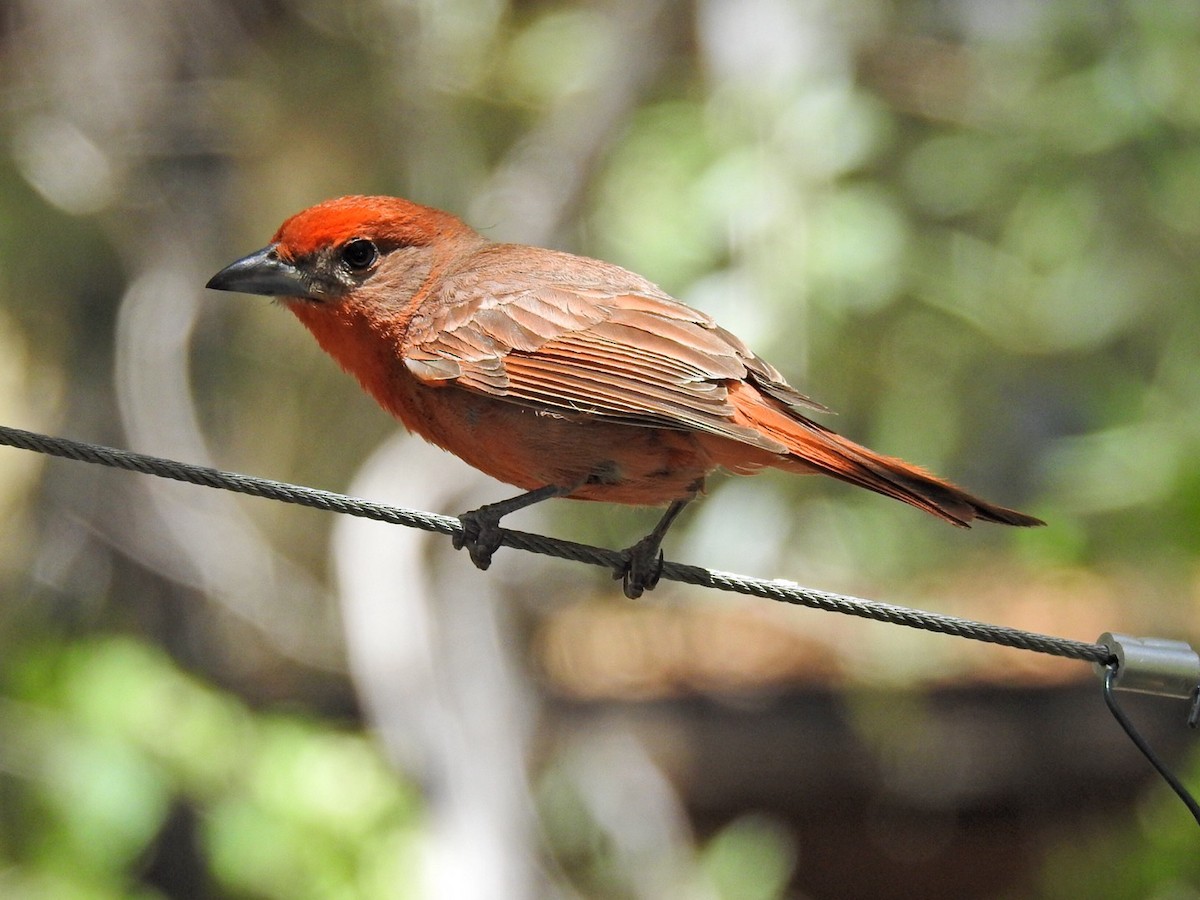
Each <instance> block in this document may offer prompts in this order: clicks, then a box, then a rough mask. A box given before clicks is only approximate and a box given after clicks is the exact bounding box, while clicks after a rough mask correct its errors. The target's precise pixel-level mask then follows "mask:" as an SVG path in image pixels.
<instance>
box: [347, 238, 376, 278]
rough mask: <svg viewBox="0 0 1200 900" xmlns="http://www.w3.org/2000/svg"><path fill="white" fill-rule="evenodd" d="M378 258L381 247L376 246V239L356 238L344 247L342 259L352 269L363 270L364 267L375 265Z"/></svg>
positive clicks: (355, 270)
mask: <svg viewBox="0 0 1200 900" xmlns="http://www.w3.org/2000/svg"><path fill="white" fill-rule="evenodd" d="M377 259H379V248H378V247H376V246H375V242H374V241H368V240H367V239H366V238H355V239H354V240H352V241H348V242H347V243H346V246H344V247H342V260H343V262H345V263H346V265H347V266H349V267H350V270H351V271H354V272H361V271H363V269H369V268H371V266H373V265H375V260H377Z"/></svg>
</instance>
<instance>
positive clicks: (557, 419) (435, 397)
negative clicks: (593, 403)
mask: <svg viewBox="0 0 1200 900" xmlns="http://www.w3.org/2000/svg"><path fill="white" fill-rule="evenodd" d="M416 394H417V396H410V398H409V399H410V402H409V403H407V404H406V408H405V409H404V410H402V411H401V410H395V412H396V413H397V415H398V416H399V418H401V420H402V421H404V423H405V425H407V426H408V428H409V429H410V430H411V431H414V432H416V433H417V434H420V435H421V436H422V437H424V438H425V439H426V440H428V441H431V442H432V443H434V444H437V445H438V446H440V447H442V448H444V449H446V450H449V451H450V452H451V453H453V454H454V455H455V456H457V457H459V458H460V459H462V460H463V461H464V462H466V463H468V464H470V465H471V466H474V467H475V468H476V469H479V470H480V471H482V472H485V473H487V474H488V475H491V476H492V477H493V478H497V479H499V480H501V481H504V482H507V483H509V484H513V485H516V486H517V487H520V488H524V489H526V490H533V489H534V488H539V487H543V486H545V485H548V484H554V485H558V486H560V487H574V488H575V489H574V490H573V491H572V493H571V494H570V496H571V497H573V498H576V499H580V500H602V501H605V502H608V503H624V504H630V505H635V506H662V505H665V504H667V503H670V502H671V501H673V500H678V499H681V498H684V497H690V496H692V495H694V494H695V493H696V491H697V489H698V487H699V486H700V485H702V483H703V480H704V477H705V476H706V475H707V474H708V473H709V472H711V471H712V470H713V469H714V468H716V463H715V462H713V460H712V457H711V455H710V454H709V453H708V452H707V451H706V450H705V448H704V447H703V445H702V442H700V441H698V440H697V439H696V436H695V435H693V434H692V433H690V432H686V431H676V430H672V429H666V428H647V427H641V426H637V425H627V424H621V423H614V422H608V421H605V420H604V419H602V418H599V417H596V416H584V415H578V416H575V415H572V416H565V415H560V414H558V413H554V412H550V411H546V410H539V409H535V408H532V407H528V406H523V405H520V404H516V403H509V402H506V401H504V400H498V399H495V398H492V397H486V396H482V395H480V394H475V393H471V392H469V391H464V390H461V389H458V388H455V387H444V388H424V389H423V390H419V391H418V392H416Z"/></svg>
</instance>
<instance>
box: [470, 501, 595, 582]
mask: <svg viewBox="0 0 1200 900" xmlns="http://www.w3.org/2000/svg"><path fill="white" fill-rule="evenodd" d="M573 490H575V488H573V487H567V488H564V487H559V486H558V485H556V484H548V485H546V486H545V487H540V488H538V489H537V490H533V491H527V492H526V493H524V494H519V495H517V496H516V497H510V498H509V499H507V500H501V501H500V502H499V503H488V504H487V505H486V506H481V507H479V509H472V510H470V511H469V512H465V513H463V514H462V515H461V516H459V517H458V521H459V522H461V523H462V531H460V532H459V533H458V534H456V535H454V537H453V539H452V540H453V543H454V549H455V550H461V549H462V548H463V547H466V548H467V552H468V553H470V554H471V562H473V563H475V565H476V566H477V567H478V568H480V569H486V568H487V567H488V566H490V565H491V564H492V554H493V553H495V552H496V550H498V549H499V547H500V541H501V539H502V537H503V535H502V534H501V533H500V520H501V519H502V518H503V517H504V516H506V515H508V514H509V513H511V512H516V511H517V510H518V509H524V508H525V507H527V506H532V505H533V504H535V503H540V502H541V501H542V500H549V499H551V498H552V497H563V496H566V495H567V494H569V493H571V491H573Z"/></svg>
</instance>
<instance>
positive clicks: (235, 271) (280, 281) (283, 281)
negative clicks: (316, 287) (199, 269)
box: [205, 244, 312, 297]
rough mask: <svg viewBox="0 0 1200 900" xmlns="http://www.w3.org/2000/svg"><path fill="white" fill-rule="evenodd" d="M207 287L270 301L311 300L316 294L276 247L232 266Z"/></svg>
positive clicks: (272, 246) (263, 250)
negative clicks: (300, 298) (312, 294)
mask: <svg viewBox="0 0 1200 900" xmlns="http://www.w3.org/2000/svg"><path fill="white" fill-rule="evenodd" d="M205 287H207V288H212V289H213V290H214V291H241V292H242V293H243V294H262V295H264V296H267V297H307V296H309V294H310V293H311V290H312V288H311V286H310V285H309V283H308V278H307V277H306V276H305V274H304V272H302V271H301V270H300V269H298V268H297V267H296V266H294V265H292V264H291V263H289V262H286V261H284V260H282V259H280V258H279V255H278V254H277V253H276V252H275V245H274V244H272V245H271V246H269V247H263V248H262V249H261V250H258V251H257V252H255V253H251V254H250V255H249V256H243V257H242V258H241V259H239V260H238V261H237V262H232V263H230V264H229V265H227V266H226V267H225V268H223V269H222V270H221V271H220V272H218V273H217V274H216V275H214V276H213V277H212V278H210V279H208V284H206V285H205Z"/></svg>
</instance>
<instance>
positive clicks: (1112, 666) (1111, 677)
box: [1104, 663, 1200, 824]
mask: <svg viewBox="0 0 1200 900" xmlns="http://www.w3.org/2000/svg"><path fill="white" fill-rule="evenodd" d="M1116 677H1117V665H1116V663H1109V664H1108V665H1107V666H1106V667H1105V672H1104V702H1105V703H1107V704H1108V709H1109V712H1111V713H1112V714H1113V718H1114V719H1116V720H1117V724H1119V725H1120V726H1121V727H1122V728H1124V729H1125V733H1126V734H1127V735H1129V739H1130V740H1131V741H1133V744H1134V746H1135V747H1137V748H1138V749H1139V750H1141V751H1142V755H1143V756H1144V757H1146V759H1148V760H1150V765H1152V766H1154V768H1155V769H1156V770H1157V771H1158V774H1159V775H1161V776H1162V777H1163V780H1164V781H1166V783H1167V784H1169V785H1170V786H1171V790H1173V791H1174V792H1175V793H1176V794H1178V795H1179V799H1180V800H1182V801H1183V803H1184V806H1186V807H1187V808H1188V811H1189V812H1190V813H1191V814H1192V815H1193V816H1195V818H1196V823H1197V824H1200V803H1197V802H1196V798H1195V797H1193V796H1192V795H1191V793H1189V791H1188V789H1187V788H1186V787H1184V784H1183V782H1182V781H1180V780H1179V779H1178V778H1177V777H1176V775H1175V773H1174V772H1172V771H1171V770H1170V769H1169V768H1167V764H1166V763H1165V762H1163V761H1162V760H1161V759H1160V758H1159V756H1158V754H1157V753H1155V752H1154V750H1153V748H1151V746H1150V745H1149V744H1148V743H1146V740H1145V738H1143V737H1142V736H1141V734H1139V733H1138V730H1137V729H1136V728H1135V727H1134V725H1133V722H1132V721H1130V719H1129V717H1128V716H1127V715H1125V711H1124V710H1123V709H1121V707H1120V706H1119V705H1118V704H1117V698H1116V697H1115V696H1114V695H1113V682H1114V681H1115V680H1116Z"/></svg>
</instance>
